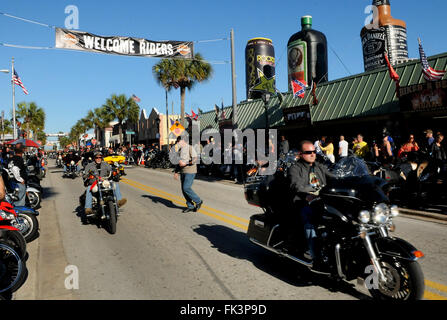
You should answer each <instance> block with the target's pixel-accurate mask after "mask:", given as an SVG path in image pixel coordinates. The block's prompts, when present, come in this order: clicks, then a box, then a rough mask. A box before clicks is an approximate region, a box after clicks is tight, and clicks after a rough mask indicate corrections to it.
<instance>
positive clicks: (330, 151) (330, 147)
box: [320, 138, 335, 163]
mask: <svg viewBox="0 0 447 320" xmlns="http://www.w3.org/2000/svg"><path fill="white" fill-rule="evenodd" d="M320 149H321V151H323V152H324V154H325V155H326V157H327V158H328V159H329V160H330V161H331V162H332V163H335V156H334V144H333V143H332V138H328V139H327V140H326V146H324V147H323V146H322V145H321V144H320Z"/></svg>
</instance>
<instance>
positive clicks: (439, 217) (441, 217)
mask: <svg viewBox="0 0 447 320" xmlns="http://www.w3.org/2000/svg"><path fill="white" fill-rule="evenodd" d="M399 211H400V212H401V213H402V214H403V215H405V216H406V217H415V218H416V217H423V218H427V220H430V221H433V222H438V223H441V224H447V215H445V214H439V213H433V212H428V211H420V210H413V209H407V208H400V207H399Z"/></svg>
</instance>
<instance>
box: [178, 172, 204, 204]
mask: <svg viewBox="0 0 447 320" xmlns="http://www.w3.org/2000/svg"><path fill="white" fill-rule="evenodd" d="M195 176H196V174H195V173H182V174H181V175H180V180H181V182H182V193H183V196H184V197H185V199H186V205H187V206H188V208H190V209H193V208H194V203H195V204H196V205H197V204H198V203H201V202H202V200H200V198H199V196H198V195H197V194H196V193H195V192H194V191H193V190H192V188H191V187H192V184H193V182H194V178H195ZM193 202H194V203H193Z"/></svg>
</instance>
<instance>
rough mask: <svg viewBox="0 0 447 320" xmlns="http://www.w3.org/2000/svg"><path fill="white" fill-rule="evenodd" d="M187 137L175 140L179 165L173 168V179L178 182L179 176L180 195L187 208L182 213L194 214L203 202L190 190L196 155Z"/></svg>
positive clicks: (195, 168)
mask: <svg viewBox="0 0 447 320" xmlns="http://www.w3.org/2000/svg"><path fill="white" fill-rule="evenodd" d="M187 139H188V137H179V138H178V139H177V143H178V147H179V151H178V152H179V164H178V165H177V167H176V168H175V171H174V172H175V173H174V179H176V180H178V177H179V174H180V181H181V183H182V193H183V196H184V197H185V199H186V205H187V208H186V209H184V210H183V212H191V211H193V212H196V211H198V210H199V209H200V207H201V206H202V203H203V201H202V200H201V199H200V197H199V196H198V195H197V194H196V193H195V192H194V191H193V190H192V184H193V182H194V178H195V177H196V173H197V165H196V161H197V153H196V151H195V150H194V148H193V147H192V146H191V145H190V144H189V143H188V141H187Z"/></svg>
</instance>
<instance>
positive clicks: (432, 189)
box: [368, 152, 447, 210]
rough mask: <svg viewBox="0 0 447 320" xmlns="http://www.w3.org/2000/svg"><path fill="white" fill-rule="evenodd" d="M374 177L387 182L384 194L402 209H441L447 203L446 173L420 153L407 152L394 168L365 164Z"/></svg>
mask: <svg viewBox="0 0 447 320" xmlns="http://www.w3.org/2000/svg"><path fill="white" fill-rule="evenodd" d="M368 165H369V167H370V170H371V172H372V174H373V175H375V176H378V177H381V178H383V179H386V180H387V181H388V185H387V189H386V192H387V195H388V196H389V198H390V199H391V200H392V201H393V202H395V203H397V204H399V205H400V206H403V207H408V208H414V209H419V208H421V205H423V209H424V210H425V209H427V208H436V207H439V208H441V209H442V208H443V209H444V210H446V206H445V204H446V203H447V192H446V190H447V177H446V174H445V171H444V170H442V169H444V168H441V167H440V166H438V164H437V163H436V162H435V160H433V159H432V158H430V157H429V156H427V155H425V154H423V153H421V152H412V153H408V154H407V155H405V156H404V157H403V159H402V160H401V161H400V162H399V163H397V164H396V165H393V164H387V165H382V164H381V163H378V162H375V163H368Z"/></svg>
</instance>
